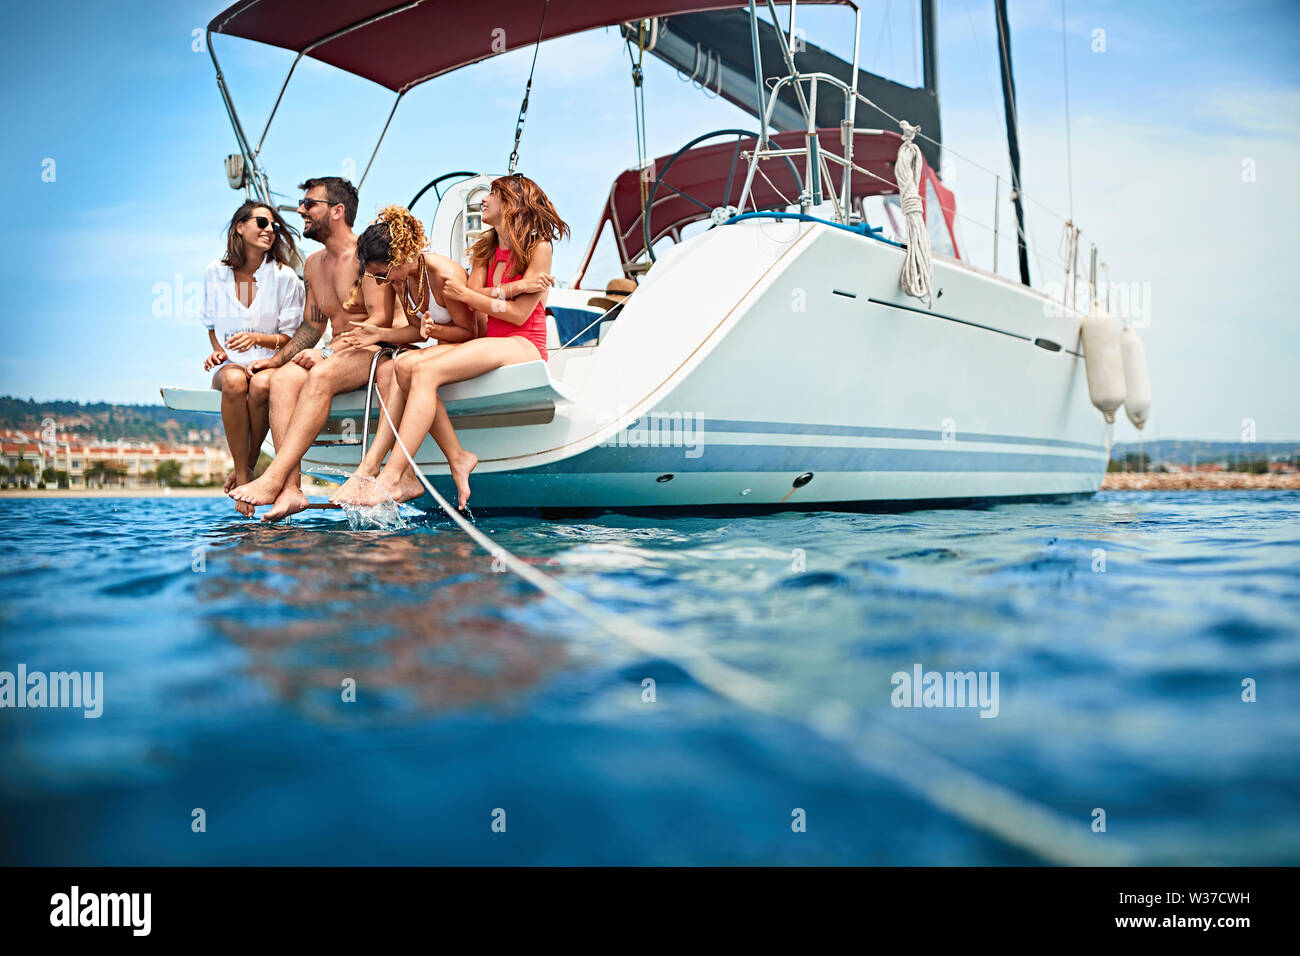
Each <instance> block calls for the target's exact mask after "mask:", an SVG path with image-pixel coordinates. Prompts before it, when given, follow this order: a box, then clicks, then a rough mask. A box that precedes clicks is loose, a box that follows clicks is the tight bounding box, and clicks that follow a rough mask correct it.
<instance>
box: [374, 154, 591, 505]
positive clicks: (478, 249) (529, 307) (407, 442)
mask: <svg viewBox="0 0 1300 956" xmlns="http://www.w3.org/2000/svg"><path fill="white" fill-rule="evenodd" d="M482 215H483V224H484V225H486V226H490V227H491V228H489V229H487V230H486V231H485V232H484V233H483V234H482V235H481V236H479V238H478V240H477V241H476V242H475V243H474V247H473V249H472V250H471V253H470V258H471V260H472V263H473V269H472V270H471V272H470V276H469V281H468V282H463V281H461V280H460V279H459V278H457V277H454V276H453V277H449V278H447V279H446V280H445V281H444V282H443V285H442V294H443V297H444V301H446V300H450V301H454V302H461V303H464V304H465V305H466V306H467V307H468V308H470V309H472V310H473V312H474V314H475V319H476V321H477V324H478V325H479V326H481V328H482V332H483V334H482V335H481V336H479V337H477V338H475V339H473V340H471V341H468V342H465V343H464V344H462V345H457V346H454V347H453V348H449V349H423V350H421V351H420V352H417V353H414V354H413V355H412V356H410V357H409V358H407V360H406V361H404V362H398V363H397V367H396V369H395V374H394V376H393V377H394V379H395V381H396V383H397V385H398V387H399V388H400V389H401V390H402V391H403V392H405V393H406V401H405V405H404V408H403V411H402V418H401V423H400V425H399V428H398V434H399V437H400V438H401V441H402V444H403V445H404V446H405V447H406V448H407V449H408V450H409V451H410V453H411V454H412V455H414V454H415V452H416V449H417V448H419V446H420V443H421V442H422V441H423V440H424V436H425V434H426V433H428V432H429V431H430V429H431V428H435V427H436V432H435V434H434V438H435V440H437V442H438V447H439V448H440V449H441V450H442V452H443V454H444V456H446V459H447V464H448V466H449V468H450V470H451V475H452V478H453V479H454V480H455V482H456V494H457V497H458V499H459V502H458V504H459V507H460V508H461V509H464V507H465V505H466V503H467V502H468V501H469V474H470V472H471V471H473V469H474V466H475V465H476V464H477V463H478V458H477V457H476V456H475V455H474V454H473V452H469V451H466V450H465V449H464V448H463V447H461V444H460V441H459V440H458V439H457V437H456V432H455V430H454V429H453V428H452V427H451V422H450V421H449V420H447V418H446V416H447V412H446V409H445V408H444V407H443V405H442V402H441V400H440V399H439V398H438V389H439V387H441V386H443V385H447V384H450V383H451V382H464V381H466V380H468V379H471V378H476V377H477V376H479V375H482V374H484V373H485V372H491V371H493V370H494V369H498V368H501V367H502V366H505V365H516V364H518V363H520V362H535V361H537V360H538V359H541V360H542V361H545V360H546V357H547V355H546V311H545V306H546V292H547V289H548V288H549V287H550V283H551V278H550V271H551V257H552V250H551V243H552V241H554V240H557V239H562V238H566V237H567V236H568V235H569V226H568V224H567V223H565V222H564V220H562V219H561V218H560V216H559V213H557V212H556V210H555V206H554V205H553V204H552V203H551V201H550V199H548V198H547V196H546V194H545V193H544V192H542V189H541V187H540V186H538V185H537V184H536V183H535V182H533V181H532V180H531V179H529V178H528V177H526V176H520V175H517V174H516V175H513V176H503V177H502V178H500V179H497V180H494V181H493V183H492V188H491V191H490V192H489V193H488V194H487V195H486V196H484V197H483V211H482ZM367 268H368V270H369V267H367ZM404 358H406V357H405V356H404ZM443 421H445V422H446V424H445V426H444V425H443ZM423 493H424V486H423V485H422V484H421V483H420V480H419V478H418V477H417V476H416V475H415V473H414V471H413V470H412V469H411V468H410V467H409V465H408V463H407V460H406V455H404V454H402V453H401V451H400V450H398V451H395V452H394V453H393V454H391V455H389V458H388V464H386V465H385V466H384V468H383V470H382V471H380V472H379V475H378V477H377V478H376V479H375V483H374V484H373V485H371V486H369V487H367V488H365V489H363V490H362V491H361V492H359V493H358V494H357V495H355V496H353V497H352V498H351V500H350V503H352V504H358V505H377V504H379V503H381V502H382V501H384V500H385V499H387V498H391V499H392V500H394V501H410V500H411V499H413V498H418V497H419V496H420V495H422V494H423Z"/></svg>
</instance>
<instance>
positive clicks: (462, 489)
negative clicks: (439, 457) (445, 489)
mask: <svg viewBox="0 0 1300 956" xmlns="http://www.w3.org/2000/svg"><path fill="white" fill-rule="evenodd" d="M447 464H448V465H449V466H450V467H451V477H452V480H453V481H455V482H456V499H457V501H456V507H457V508H458V509H460V510H461V511H464V510H465V505H467V504H469V473H470V472H471V471H473V470H474V466H475V465H477V464H478V455H476V454H474V453H473V452H472V451H467V452H465V453H464V454H463V455H461V456H460V457H459V458H457V459H456V460H455V461H450V462H448V463H447Z"/></svg>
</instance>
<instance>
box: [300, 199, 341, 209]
mask: <svg viewBox="0 0 1300 956" xmlns="http://www.w3.org/2000/svg"><path fill="white" fill-rule="evenodd" d="M317 203H324V204H325V205H326V206H328V205H330V201H329V200H328V199H308V198H307V197H305V196H304V197H303V198H302V199H300V200H298V208H299V209H301V208H302V207H303V206H306V207H307V208H308V209H310V208H311V207H312V206H314V205H316V204H317ZM334 205H336V206H341V205H343V204H342V203H335V204H334Z"/></svg>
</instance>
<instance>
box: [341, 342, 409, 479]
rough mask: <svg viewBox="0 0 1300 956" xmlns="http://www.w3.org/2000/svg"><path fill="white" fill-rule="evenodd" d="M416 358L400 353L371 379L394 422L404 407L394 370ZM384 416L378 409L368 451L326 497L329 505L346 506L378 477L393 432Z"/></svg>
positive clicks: (400, 418) (401, 392) (386, 416)
mask: <svg viewBox="0 0 1300 956" xmlns="http://www.w3.org/2000/svg"><path fill="white" fill-rule="evenodd" d="M419 354H420V353H417V352H403V353H402V354H401V355H399V356H397V358H396V359H394V360H393V361H391V362H384V363H383V364H382V365H380V366H379V371H378V372H377V373H376V375H375V387H376V388H377V389H378V390H379V393H380V394H381V395H382V396H383V398H384V407H386V408H387V409H388V415H391V416H392V418H393V421H395V422H400V421H401V420H402V407H403V406H404V405H405V404H406V393H405V392H403V391H402V389H401V387H400V386H399V385H398V382H397V375H396V372H395V370H396V369H397V368H399V367H401V366H404V365H406V364H407V363H409V362H410V361H411V360H413V359H414V358H415V357H416V356H417V355H419ZM388 415H385V414H384V411H383V408H381V409H380V411H379V428H378V429H377V430H376V431H375V437H374V438H373V439H372V440H371V442H370V447H369V448H367V449H366V454H365V457H364V458H362V459H361V463H360V464H359V465H357V469H356V471H354V472H353V473H352V477H351V478H349V479H348V480H347V481H345V482H343V485H342V487H340V488H339V490H338V491H336V492H334V494H332V495H330V501H332V502H334V503H335V504H350V503H351V500H352V496H353V495H355V494H357V493H358V492H360V491H361V489H362V488H364V487H365V486H366V484H367V483H368V482H369V481H370V480H373V479H374V477H375V476H376V475H377V474H379V469H380V468H382V467H383V464H384V456H385V455H387V454H388V452H389V451H391V450H392V447H393V429H392V426H390V425H389V424H388Z"/></svg>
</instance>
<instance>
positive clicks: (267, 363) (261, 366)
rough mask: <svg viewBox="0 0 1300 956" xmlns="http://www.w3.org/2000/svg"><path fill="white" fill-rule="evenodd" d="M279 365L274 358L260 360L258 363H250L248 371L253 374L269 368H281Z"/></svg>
mask: <svg viewBox="0 0 1300 956" xmlns="http://www.w3.org/2000/svg"><path fill="white" fill-rule="evenodd" d="M279 367H280V366H279V364H278V363H277V362H276V361H275V359H273V358H264V359H258V360H257V361H256V362H249V363H248V370H249V372H252V373H253V374H257V373H258V372H263V371H266V370H267V369H269V368H279Z"/></svg>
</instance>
